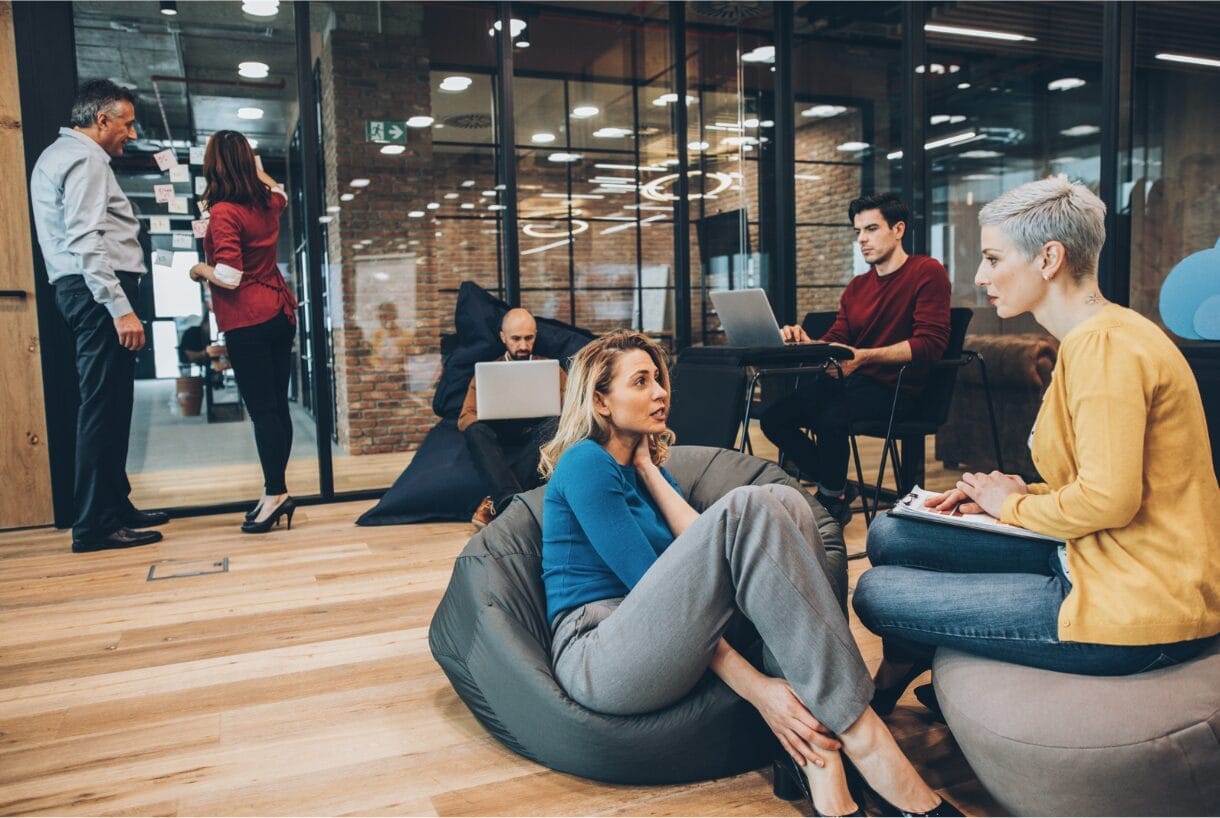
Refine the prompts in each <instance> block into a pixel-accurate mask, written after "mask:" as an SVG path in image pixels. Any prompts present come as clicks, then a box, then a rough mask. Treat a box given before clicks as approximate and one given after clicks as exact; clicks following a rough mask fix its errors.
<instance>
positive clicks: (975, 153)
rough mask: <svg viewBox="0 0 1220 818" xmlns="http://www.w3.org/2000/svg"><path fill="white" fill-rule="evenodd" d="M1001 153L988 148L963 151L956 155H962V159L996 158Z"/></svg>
mask: <svg viewBox="0 0 1220 818" xmlns="http://www.w3.org/2000/svg"><path fill="white" fill-rule="evenodd" d="M1003 155H1004V154H1002V153H1000V152H999V151H988V150H972V151H964V152H963V153H959V154H958V156H960V157H962V158H963V159H998V158H999V157H1001V156H1003Z"/></svg>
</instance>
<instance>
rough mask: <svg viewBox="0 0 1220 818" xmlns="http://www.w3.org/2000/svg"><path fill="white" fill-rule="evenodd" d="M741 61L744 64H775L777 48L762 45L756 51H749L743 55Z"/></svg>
mask: <svg viewBox="0 0 1220 818" xmlns="http://www.w3.org/2000/svg"><path fill="white" fill-rule="evenodd" d="M741 61H742V62H761V63H773V62H775V46H773V45H760V46H759V47H758V48H756V49H754V50H753V51H747V52H746V53H745V54H742V55H741Z"/></svg>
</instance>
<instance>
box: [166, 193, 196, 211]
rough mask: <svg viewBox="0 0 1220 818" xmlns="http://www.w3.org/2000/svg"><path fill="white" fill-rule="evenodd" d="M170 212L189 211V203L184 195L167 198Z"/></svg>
mask: <svg viewBox="0 0 1220 818" xmlns="http://www.w3.org/2000/svg"><path fill="white" fill-rule="evenodd" d="M169 212H170V213H190V212H191V203H190V201H189V200H188V199H187V198H186V197H185V196H175V197H174V198H172V199H170V200H169Z"/></svg>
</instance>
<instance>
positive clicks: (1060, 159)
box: [1051, 156, 1080, 165]
mask: <svg viewBox="0 0 1220 818" xmlns="http://www.w3.org/2000/svg"><path fill="white" fill-rule="evenodd" d="M1079 161H1080V157H1079V156H1056V157H1055V158H1054V159H1052V160H1051V163H1052V164H1056V165H1066V164H1067V163H1069V162H1079Z"/></svg>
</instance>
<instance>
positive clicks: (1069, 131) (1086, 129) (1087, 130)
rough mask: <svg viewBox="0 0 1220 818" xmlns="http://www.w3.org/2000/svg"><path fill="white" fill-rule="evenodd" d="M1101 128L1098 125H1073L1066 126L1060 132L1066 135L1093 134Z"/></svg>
mask: <svg viewBox="0 0 1220 818" xmlns="http://www.w3.org/2000/svg"><path fill="white" fill-rule="evenodd" d="M1100 130H1101V128H1099V127H1097V126H1096V125H1073V126H1072V127H1070V128H1064V129H1063V130H1062V131H1060V132H1059V133H1061V134H1063V135H1064V136H1092V135H1093V134H1095V133H1097V132H1098V131H1100Z"/></svg>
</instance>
